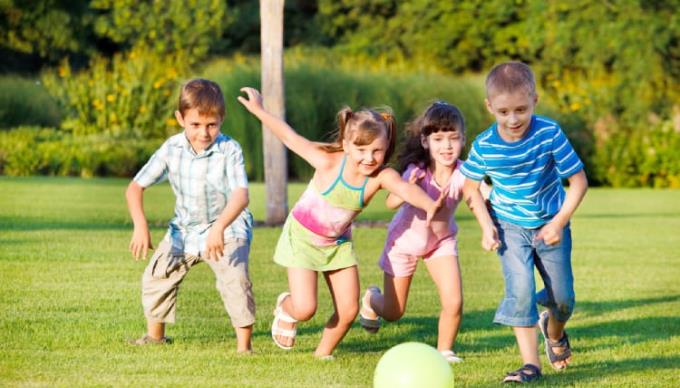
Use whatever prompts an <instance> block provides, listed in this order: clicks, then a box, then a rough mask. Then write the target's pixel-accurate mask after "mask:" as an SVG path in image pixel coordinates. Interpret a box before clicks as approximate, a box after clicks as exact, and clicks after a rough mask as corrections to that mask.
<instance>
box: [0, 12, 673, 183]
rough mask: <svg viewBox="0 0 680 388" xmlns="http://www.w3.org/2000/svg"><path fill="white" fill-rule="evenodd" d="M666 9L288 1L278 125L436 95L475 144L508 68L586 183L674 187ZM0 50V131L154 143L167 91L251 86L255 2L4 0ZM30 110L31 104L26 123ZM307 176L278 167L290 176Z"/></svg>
mask: <svg viewBox="0 0 680 388" xmlns="http://www.w3.org/2000/svg"><path fill="white" fill-rule="evenodd" d="M679 8H680V3H679V2H678V1H677V0H657V1H654V2H649V1H642V0H613V1H607V2H591V1H587V0H575V1H572V2H557V1H554V2H544V1H538V0H516V1H513V2H507V1H503V0H486V1H482V0H466V1H459V2H449V1H439V0H413V1H408V2H399V1H396V0H379V1H370V2H367V1H364V0H339V1H331V0H297V1H287V2H286V9H285V17H286V20H285V26H286V27H285V28H286V31H285V34H286V35H285V44H286V46H287V51H288V54H287V58H286V67H287V68H288V71H287V75H286V77H287V99H288V106H287V108H288V110H287V111H288V118H289V120H290V121H291V123H292V124H293V125H294V126H295V127H296V128H298V129H300V130H301V131H305V134H307V135H310V136H314V137H316V138H320V137H321V136H322V135H321V134H322V133H325V132H327V131H328V130H329V129H331V128H332V126H333V120H332V118H333V114H334V113H335V111H337V110H338V109H339V107H340V106H341V105H342V104H349V105H351V106H353V107H356V106H359V105H380V104H387V105H391V106H392V107H393V108H394V109H395V111H396V113H397V115H398V117H399V119H400V121H401V122H404V120H406V119H407V118H410V117H413V115H415V114H416V113H417V112H418V111H419V110H420V109H421V108H422V107H424V106H425V105H427V103H428V102H429V101H431V100H433V99H435V98H444V99H448V100H450V101H452V102H454V103H456V104H458V105H460V106H461V108H462V109H463V112H464V113H465V114H466V116H467V118H468V121H469V122H468V128H469V131H470V133H476V132H478V131H480V130H482V129H483V127H484V126H486V125H487V124H488V116H486V115H485V114H484V113H479V112H482V110H481V108H480V107H481V106H482V97H481V96H483V94H482V93H483V91H482V90H481V80H482V79H483V76H484V74H485V73H486V72H487V71H488V69H489V68H490V67H491V66H493V65H494V64H496V63H498V62H500V61H505V60H522V61H525V62H527V63H529V64H530V65H531V66H532V68H533V69H534V71H535V72H536V75H537V80H538V83H539V85H538V86H539V89H540V96H541V100H540V101H541V102H540V104H539V110H540V111H542V112H543V113H548V114H550V115H551V116H553V117H554V118H556V119H558V120H559V121H560V122H561V123H562V124H563V127H564V128H565V130H566V131H567V134H568V135H569V137H570V139H571V140H572V142H573V143H574V144H575V145H576V148H577V150H578V151H579V154H580V155H581V156H582V158H583V159H584V161H585V162H586V167H587V172H588V175H589V178H590V180H591V183H595V184H604V185H613V186H652V187H669V186H670V187H677V186H678V180H679V178H678V177H680V171H679V168H678V166H677V163H676V162H675V161H676V160H678V159H680V150H678V148H677V147H676V144H677V142H678V138H679V137H680V96H679V93H680V92H679V91H680V87H679V86H680V85H679V82H678V81H679V79H680V70H679V69H680V31H679V30H680V20H679V18H680V17H679V16H678V12H677V10H678V9H679ZM0 38H1V39H0V55H2V56H3V57H4V58H7V60H4V61H3V62H2V63H0V72H3V73H5V74H7V73H19V74H22V77H24V78H25V79H26V80H24V78H17V77H16V76H13V75H9V76H5V77H4V78H0V86H3V84H4V85H9V84H10V82H9V81H7V79H12V80H14V81H12V82H14V84H12V86H11V87H10V88H9V89H3V91H4V90H8V92H7V93H3V95H2V96H0V118H2V119H6V120H3V124H2V126H3V127H5V128H11V127H15V126H20V125H29V126H31V125H39V126H46V127H54V128H56V129H55V130H56V131H63V132H66V133H70V134H71V135H72V136H92V135H94V134H98V135H105V136H103V137H100V138H101V139H110V141H124V140H126V139H132V138H143V137H144V138H148V137H151V138H154V139H155V140H160V138H162V137H164V136H167V134H169V133H172V132H174V131H176V130H177V128H176V127H175V126H174V123H172V124H171V123H170V122H169V121H167V120H168V118H171V112H172V109H173V104H174V100H175V98H176V97H175V93H176V92H177V87H178V85H179V84H180V83H181V82H182V81H184V80H186V79H187V78H190V77H193V76H197V75H204V76H207V77H215V78H217V79H219V80H220V83H221V84H222V85H223V86H224V87H228V88H231V89H230V91H229V93H227V94H229V95H230V96H234V95H235V94H236V93H237V90H238V87H240V86H243V85H245V84H249V85H257V79H258V78H259V77H257V72H258V71H259V64H258V63H257V61H254V60H253V59H250V58H252V57H254V56H256V55H257V53H258V52H259V10H258V2H256V1H248V0H235V1H227V2H225V1H218V0H195V1H190V2H182V1H176V0H172V1H169V2H162V1H157V0H145V1H134V2H133V1H128V0H124V1H111V0H72V1H63V0H62V1H60V0H37V1H34V2H30V3H27V2H18V1H12V0H4V1H0ZM35 79H41V80H42V81H44V84H45V85H46V86H47V89H48V90H49V92H50V94H51V95H52V96H54V98H55V99H56V101H57V104H56V105H57V106H58V107H59V108H56V109H55V108H54V106H55V104H54V102H50V101H49V100H48V99H46V98H45V92H44V90H43V89H42V88H41V87H40V85H34V83H35V81H34V80H35ZM17 82H18V83H21V85H24V86H25V87H23V86H16V85H17ZM459 85H461V86H459ZM237 86H238V87H237ZM439 86H441V87H439ZM475 86H476V89H477V90H476V91H474V92H471V91H469V89H470V88H471V87H475ZM24 89H25V90H24ZM33 95H35V97H33ZM310 96H312V98H310ZM228 104H229V105H230V112H231V113H232V116H233V117H232V118H233V121H232V122H229V123H227V124H228V125H229V126H228V127H226V126H225V130H227V131H234V135H235V137H236V138H237V139H238V140H239V141H241V142H242V143H246V144H244V146H245V147H244V148H247V149H249V150H252V151H249V152H250V155H252V159H251V163H252V164H253V167H250V168H249V174H251V178H254V179H260V178H261V177H262V175H261V167H260V163H261V161H260V160H259V159H258V158H257V155H258V153H259V152H261V150H260V148H261V145H260V144H259V141H260V134H259V129H257V128H258V126H257V125H256V123H253V122H252V120H251V119H249V118H248V117H247V116H245V115H243V112H242V110H241V109H240V107H237V106H236V105H235V104H234V103H233V101H231V102H228ZM35 106H39V107H42V106H44V107H46V108H45V109H39V110H41V112H39V113H36V114H33V113H32V112H33V111H31V108H32V109H34V110H35ZM477 118H479V119H477ZM240 128H244V129H243V130H242V129H240ZM4 152H5V153H7V152H8V151H7V150H4ZM306 168H307V167H306V166H305V165H304V164H302V163H300V162H299V160H297V159H295V158H293V159H292V163H291V174H292V176H294V177H304V176H306V175H307V174H308V170H306ZM7 171H14V170H13V169H5V173H7ZM98 171H109V169H103V170H102V169H99V170H98ZM30 173H36V171H33V172H30ZM76 174H78V173H77V172H76ZM86 175H87V174H86Z"/></svg>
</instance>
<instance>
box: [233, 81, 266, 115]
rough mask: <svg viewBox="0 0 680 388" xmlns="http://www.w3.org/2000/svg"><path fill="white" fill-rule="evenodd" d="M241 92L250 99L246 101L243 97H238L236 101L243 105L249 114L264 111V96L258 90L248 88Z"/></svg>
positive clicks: (242, 89)
mask: <svg viewBox="0 0 680 388" xmlns="http://www.w3.org/2000/svg"><path fill="white" fill-rule="evenodd" d="M241 92H243V93H245V94H246V95H247V96H248V98H247V99H246V98H244V97H243V96H238V97H236V99H237V100H238V102H240V103H241V104H243V106H245V107H246V109H248V111H249V112H251V113H252V112H253V111H254V110H258V109H264V108H263V105H262V95H261V94H260V92H258V91H257V90H256V89H254V88H248V87H246V88H241Z"/></svg>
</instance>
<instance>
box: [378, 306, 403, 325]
mask: <svg viewBox="0 0 680 388" xmlns="http://www.w3.org/2000/svg"><path fill="white" fill-rule="evenodd" d="M404 311H405V309H402V308H399V307H395V308H392V309H387V308H385V309H384V310H383V315H382V318H383V319H384V320H386V321H388V322H393V321H398V320H399V319H401V317H403V316H404Z"/></svg>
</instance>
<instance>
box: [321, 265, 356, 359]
mask: <svg viewBox="0 0 680 388" xmlns="http://www.w3.org/2000/svg"><path fill="white" fill-rule="evenodd" d="M324 277H325V278H326V284H328V289H329V290H330V292H331V297H332V298H333V307H334V308H335V312H334V313H333V315H331V317H330V319H329V320H328V322H327V323H326V326H325V328H324V330H323V335H322V336H321V342H319V346H317V348H316V351H315V352H314V355H315V356H317V357H321V356H327V355H330V354H332V353H333V350H334V349H335V347H336V346H337V345H338V343H340V341H341V340H342V338H343V337H344V336H345V334H347V331H348V330H349V328H350V327H351V326H352V322H354V319H355V318H356V316H357V314H358V313H359V271H358V270H357V267H356V266H352V267H348V268H343V269H339V270H336V271H330V272H324Z"/></svg>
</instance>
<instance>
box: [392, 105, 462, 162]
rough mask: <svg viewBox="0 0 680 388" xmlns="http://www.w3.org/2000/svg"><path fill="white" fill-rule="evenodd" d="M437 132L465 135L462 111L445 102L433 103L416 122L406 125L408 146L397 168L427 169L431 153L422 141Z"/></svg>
mask: <svg viewBox="0 0 680 388" xmlns="http://www.w3.org/2000/svg"><path fill="white" fill-rule="evenodd" d="M436 132H458V133H460V134H461V135H462V136H464V135H465V119H464V118H463V114H462V113H461V111H460V109H458V108H457V107H455V106H454V105H451V104H449V103H448V102H445V101H437V102H434V103H432V104H431V105H430V106H429V107H427V109H425V111H424V112H423V113H422V114H421V115H420V116H418V117H416V119H415V120H413V121H411V122H409V123H408V124H406V146H405V147H404V149H403V150H402V151H401V153H400V154H399V158H398V159H397V168H398V169H399V171H401V172H403V171H404V170H406V167H408V165H409V164H417V165H419V166H421V167H426V166H428V165H429V164H430V153H429V151H428V150H426V149H425V148H424V147H423V144H422V141H421V139H422V138H423V137H427V136H429V135H431V134H433V133H436Z"/></svg>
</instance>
